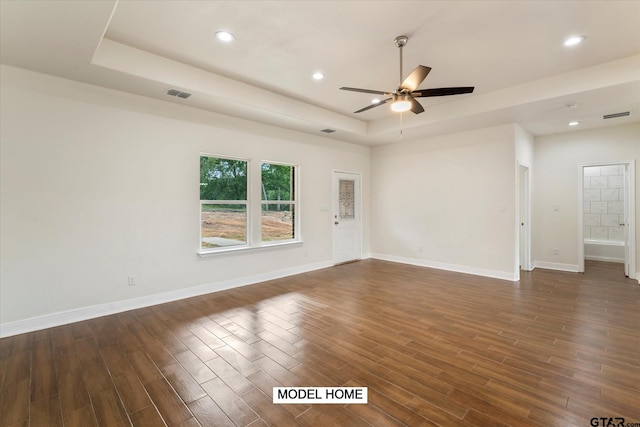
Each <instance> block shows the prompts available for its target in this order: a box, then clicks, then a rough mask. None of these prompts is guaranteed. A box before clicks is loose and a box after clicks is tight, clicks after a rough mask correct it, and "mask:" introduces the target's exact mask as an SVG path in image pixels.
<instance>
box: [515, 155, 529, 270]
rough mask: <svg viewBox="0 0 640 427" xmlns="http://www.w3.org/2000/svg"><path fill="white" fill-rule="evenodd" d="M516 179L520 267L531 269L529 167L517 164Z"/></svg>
mask: <svg viewBox="0 0 640 427" xmlns="http://www.w3.org/2000/svg"><path fill="white" fill-rule="evenodd" d="M518 173H519V176H518V179H519V182H520V191H519V192H520V218H519V220H520V227H519V229H520V236H519V237H520V248H519V252H520V257H519V264H520V269H521V270H525V271H531V255H530V254H531V243H530V235H531V226H530V224H529V211H530V208H529V200H530V197H529V168H528V167H526V166H523V165H519V166H518Z"/></svg>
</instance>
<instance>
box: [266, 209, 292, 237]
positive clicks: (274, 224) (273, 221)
mask: <svg viewBox="0 0 640 427" xmlns="http://www.w3.org/2000/svg"><path fill="white" fill-rule="evenodd" d="M294 238H295V205H291V204H282V203H263V204H262V241H263V242H269V241H273V240H291V239H294Z"/></svg>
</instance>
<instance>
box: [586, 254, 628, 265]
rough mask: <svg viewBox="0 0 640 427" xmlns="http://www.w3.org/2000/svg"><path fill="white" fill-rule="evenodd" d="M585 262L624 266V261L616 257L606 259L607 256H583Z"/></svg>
mask: <svg viewBox="0 0 640 427" xmlns="http://www.w3.org/2000/svg"><path fill="white" fill-rule="evenodd" d="M584 259H585V260H590V261H604V262H615V263H618V264H624V259H620V258H616V257H608V256H599V255H585V256H584Z"/></svg>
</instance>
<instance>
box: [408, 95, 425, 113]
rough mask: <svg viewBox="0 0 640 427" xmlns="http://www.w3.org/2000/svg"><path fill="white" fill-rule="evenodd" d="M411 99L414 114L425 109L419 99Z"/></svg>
mask: <svg viewBox="0 0 640 427" xmlns="http://www.w3.org/2000/svg"><path fill="white" fill-rule="evenodd" d="M410 99H411V112H412V113H414V114H420V113H422V112H423V111H424V108H423V107H422V105H420V103H419V102H418V101H416V100H415V99H413V98H410Z"/></svg>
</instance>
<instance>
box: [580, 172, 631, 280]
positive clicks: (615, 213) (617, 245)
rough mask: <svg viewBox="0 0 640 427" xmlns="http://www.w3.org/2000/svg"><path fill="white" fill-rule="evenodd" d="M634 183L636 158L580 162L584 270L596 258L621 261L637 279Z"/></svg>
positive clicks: (626, 274) (581, 254) (581, 262)
mask: <svg viewBox="0 0 640 427" xmlns="http://www.w3.org/2000/svg"><path fill="white" fill-rule="evenodd" d="M634 183H635V164H634V162H633V161H629V162H618V163H594V164H586V165H581V166H580V193H579V200H580V203H579V230H578V231H579V233H578V234H579V235H578V239H579V241H578V245H579V246H578V248H579V271H580V272H585V267H586V266H589V265H594V263H593V262H610V263H619V264H621V265H622V266H623V268H621V269H620V271H621V272H622V271H623V272H624V275H625V276H627V277H629V278H632V279H635V276H636V267H635V252H636V248H635V221H634V220H633V218H635V186H634ZM585 260H587V261H590V262H585Z"/></svg>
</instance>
